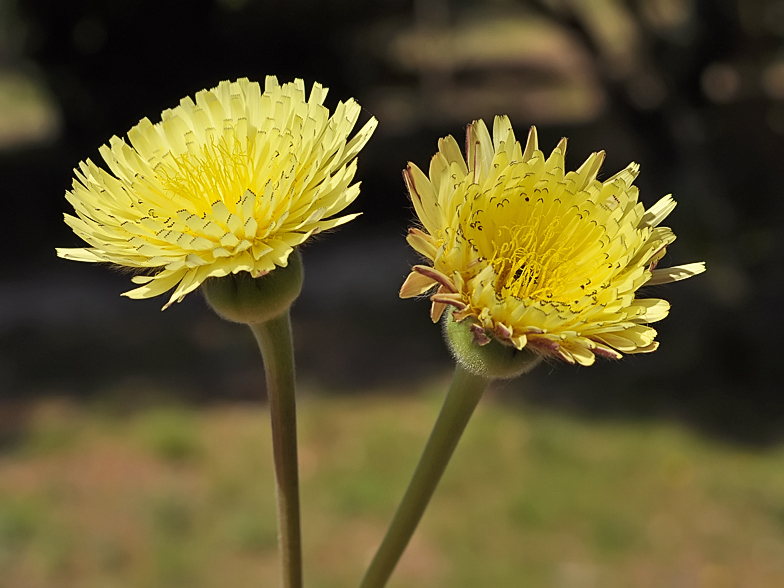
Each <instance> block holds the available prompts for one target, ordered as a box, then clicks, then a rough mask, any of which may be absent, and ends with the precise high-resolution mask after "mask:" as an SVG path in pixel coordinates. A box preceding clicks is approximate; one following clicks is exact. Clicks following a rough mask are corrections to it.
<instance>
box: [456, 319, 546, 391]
mask: <svg viewBox="0 0 784 588" xmlns="http://www.w3.org/2000/svg"><path fill="white" fill-rule="evenodd" d="M443 323H444V338H445V339H446V342H447V345H448V346H449V350H450V351H451V352H452V356H453V357H454V358H455V361H457V362H458V363H459V364H460V366H461V367H462V368H463V369H465V370H467V371H469V372H471V373H472V374H475V375H477V376H481V377H483V378H489V379H496V378H498V379H509V378H516V377H517V376H521V375H522V374H525V373H527V372H529V371H531V370H532V369H533V368H535V367H536V366H537V365H538V364H539V362H540V361H542V355H541V354H539V353H536V352H534V351H531V350H530V349H527V348H525V347H524V348H523V349H520V350H519V349H517V348H515V347H513V346H511V345H505V344H504V343H501V341H499V340H498V339H496V338H495V337H491V339H490V342H489V343H487V344H485V345H480V344H479V343H477V342H476V340H475V336H474V333H473V331H471V326H472V325H473V324H475V323H474V322H473V321H472V320H471V319H470V318H467V319H464V320H462V321H459V322H456V321H455V320H454V319H453V318H452V313H451V312H445V313H444V319H443Z"/></svg>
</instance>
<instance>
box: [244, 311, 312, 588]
mask: <svg viewBox="0 0 784 588" xmlns="http://www.w3.org/2000/svg"><path fill="white" fill-rule="evenodd" d="M249 326H250V328H251V330H252V331H253V334H254V335H255V336H256V340H257V341H258V343H259V348H260V349H261V356H262V358H263V359H264V370H265V372H266V374H267V396H268V399H269V409H270V416H271V419H272V451H273V454H274V459H275V478H276V481H277V498H278V543H279V546H280V554H281V555H280V557H281V566H282V573H283V587H284V588H301V587H302V540H301V535H300V520H299V474H298V468H297V464H298V461H297V415H296V407H295V403H294V401H295V398H294V346H293V343H292V339H291V320H290V318H289V311H288V309H287V310H286V311H285V312H283V313H282V314H280V315H279V316H277V317H275V318H273V319H270V320H268V321H266V322H263V323H249Z"/></svg>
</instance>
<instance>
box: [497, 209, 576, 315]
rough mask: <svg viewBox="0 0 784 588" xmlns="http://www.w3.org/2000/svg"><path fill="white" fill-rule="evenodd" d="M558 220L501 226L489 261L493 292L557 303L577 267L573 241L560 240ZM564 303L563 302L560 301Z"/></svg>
mask: <svg viewBox="0 0 784 588" xmlns="http://www.w3.org/2000/svg"><path fill="white" fill-rule="evenodd" d="M562 234H563V227H562V221H561V218H560V217H558V216H556V217H554V218H553V219H552V220H551V221H550V222H548V223H546V224H545V223H542V219H541V218H533V219H530V220H529V221H528V223H527V224H523V225H518V226H514V227H509V226H502V227H501V228H500V229H499V231H498V236H497V239H496V240H494V242H493V247H494V251H493V255H492V256H491V257H490V258H489V261H490V263H491V265H492V266H493V269H494V270H495V273H496V275H497V276H498V281H497V282H496V292H498V294H499V295H501V296H508V295H511V296H515V297H517V298H524V299H531V300H548V301H560V300H561V298H562V297H563V294H564V293H565V292H564V290H565V289H566V288H565V287H566V285H567V283H569V282H571V281H573V279H574V273H575V271H576V270H577V266H576V264H575V262H574V252H575V249H576V247H577V245H578V243H576V242H575V241H573V240H570V239H563V238H560V237H561V236H562ZM564 301H565V300H564Z"/></svg>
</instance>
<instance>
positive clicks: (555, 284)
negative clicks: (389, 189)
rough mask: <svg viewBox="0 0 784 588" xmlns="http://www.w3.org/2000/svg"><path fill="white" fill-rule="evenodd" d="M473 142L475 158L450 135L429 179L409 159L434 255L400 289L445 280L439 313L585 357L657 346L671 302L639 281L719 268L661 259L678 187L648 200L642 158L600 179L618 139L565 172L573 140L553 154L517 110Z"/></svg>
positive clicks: (478, 331)
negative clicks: (526, 128)
mask: <svg viewBox="0 0 784 588" xmlns="http://www.w3.org/2000/svg"><path fill="white" fill-rule="evenodd" d="M466 145H467V147H466V150H467V153H466V160H467V161H468V163H467V164H466V160H464V159H463V157H462V155H461V154H460V148H459V147H458V145H457V142H456V141H455V140H454V139H453V138H452V137H451V136H450V137H446V138H444V139H441V140H440V141H439V142H438V153H437V154H436V155H435V156H434V157H433V159H432V161H431V162H430V177H429V178H428V177H427V176H426V175H425V174H424V173H422V171H421V170H420V169H419V168H418V167H417V166H416V165H414V164H412V163H410V164H409V165H408V168H407V169H406V171H405V172H404V177H405V180H406V184H407V186H408V190H409V193H410V195H411V200H412V202H413V204H414V208H415V209H416V212H417V215H418V216H419V220H420V221H421V223H422V225H423V228H424V230H420V229H411V230H410V231H409V235H408V242H409V244H410V245H411V246H412V247H413V248H414V249H416V250H417V251H418V252H419V253H421V254H422V255H424V256H425V257H426V258H427V259H429V260H430V261H431V262H432V266H430V265H416V266H414V267H413V271H412V272H411V274H410V275H409V276H408V278H407V279H406V281H405V283H404V284H403V287H402V288H401V291H400V296H401V297H403V298H409V297H413V296H418V295H421V294H424V293H425V292H428V291H429V290H431V289H432V288H434V287H436V286H438V290H437V291H436V293H435V294H433V295H432V296H431V297H430V299H431V300H432V302H433V304H432V309H431V317H432V319H433V321H434V322H436V321H438V320H439V318H440V317H441V315H442V313H443V312H444V309H445V308H446V305H451V306H453V307H454V310H453V318H454V320H456V321H461V320H465V319H468V320H471V321H472V322H473V323H474V324H473V325H472V327H471V328H472V331H473V333H474V337H475V341H476V342H477V343H479V344H480V345H481V344H485V343H487V342H489V341H490V340H491V339H492V338H496V339H498V340H499V341H501V342H503V343H506V344H508V345H513V346H514V347H516V348H517V349H523V348H524V347H528V348H530V349H533V350H535V351H537V352H539V353H541V354H545V355H550V356H554V357H559V358H561V359H563V360H565V361H568V362H569V363H574V362H577V363H580V364H582V365H590V364H592V363H593V362H594V359H595V355H602V356H605V357H611V358H620V357H621V354H620V353H619V351H622V352H624V353H641V352H649V351H653V350H655V349H656V347H658V342H656V341H654V338H655V336H656V331H655V330H654V329H652V328H651V327H649V326H648V323H653V322H656V321H658V320H661V319H663V318H664V317H665V316H667V313H668V311H669V307H670V305H669V303H667V301H666V300H660V299H657V298H644V299H638V298H635V294H636V292H637V290H638V289H639V288H640V287H642V286H644V285H655V284H663V283H667V282H673V281H676V280H682V279H684V278H688V277H691V276H693V275H696V274H699V273H701V272H703V271H705V264H704V263H691V264H687V265H682V266H673V267H670V268H666V269H655V268H656V264H657V263H658V261H659V260H660V259H661V258H662V257H663V256H664V253H665V248H666V247H667V245H669V244H670V243H672V242H673V241H674V240H675V235H674V234H673V232H672V231H671V230H670V229H668V228H665V227H660V226H659V223H661V221H662V220H663V219H664V218H665V217H666V216H667V215H668V214H669V213H670V212H672V209H673V208H674V207H675V202H674V201H673V199H672V198H671V197H670V196H665V197H664V198H662V199H661V200H660V201H659V202H657V203H656V204H655V205H654V206H652V207H651V208H650V209H648V210H647V211H646V210H645V209H644V208H643V205H642V204H641V203H639V202H637V197H638V190H637V188H636V187H635V186H633V185H632V182H634V179H635V178H636V177H637V174H638V171H639V167H638V165H637V164H635V163H632V164H630V165H629V167H627V168H626V169H625V170H623V171H621V172H620V173H618V174H616V175H615V176H613V177H611V178H609V179H608V180H606V181H604V182H600V181H598V180H597V179H596V174H597V172H598V171H599V168H600V166H601V164H602V161H603V160H604V152H600V153H594V154H592V155H591V156H590V157H589V158H588V160H587V161H586V162H585V163H584V164H583V165H582V166H581V167H580V169H578V170H577V171H576V172H569V173H564V153H565V151H566V139H562V140H561V142H560V143H559V144H558V146H557V147H556V148H555V149H554V150H553V152H552V154H551V155H550V157H548V158H545V156H544V155H543V153H542V152H541V151H540V150H539V146H538V140H537V135H536V129H535V128H532V129H531V132H530V134H529V135H528V141H527V143H526V145H525V148H522V147H521V145H520V143H519V142H517V141H515V136H514V132H513V131H512V127H511V125H510V123H509V119H508V118H507V117H505V116H503V117H496V119H495V124H494V125H493V137H492V138H491V137H490V133H489V132H488V130H487V127H486V126H485V124H484V122H482V121H481V120H479V121H475V122H474V123H473V124H471V125H469V127H468V130H467V137H466Z"/></svg>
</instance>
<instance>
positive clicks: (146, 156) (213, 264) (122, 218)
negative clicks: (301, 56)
mask: <svg viewBox="0 0 784 588" xmlns="http://www.w3.org/2000/svg"><path fill="white" fill-rule="evenodd" d="M326 95H327V89H326V88H323V87H322V86H321V85H320V84H317V83H316V84H314V85H313V89H312V90H311V92H310V97H309V98H308V99H307V100H306V98H305V85H304V83H303V81H302V80H295V81H294V82H293V83H287V84H283V85H282V86H281V85H279V84H278V81H277V79H276V78H274V77H272V76H268V77H267V79H266V83H265V88H264V91H263V92H262V90H261V88H260V86H259V84H258V83H256V82H250V81H248V80H247V79H245V78H242V79H239V80H237V81H236V82H221V83H220V84H219V85H218V86H217V87H216V88H213V89H212V90H209V91H207V90H202V91H201V92H198V93H197V94H196V97H195V101H194V100H192V99H191V98H190V97H186V98H184V99H182V100H181V101H180V105H179V106H177V107H176V108H173V109H170V110H165V111H164V112H163V113H162V115H161V119H162V120H161V122H159V123H156V124H152V123H151V122H150V121H149V120H148V119H146V118H144V119H142V120H141V121H140V122H139V124H138V125H136V126H135V127H133V128H132V129H131V130H130V131H129V132H128V139H129V140H130V145H129V144H128V143H126V142H125V141H124V140H123V139H120V138H118V137H112V138H111V140H110V141H109V146H106V145H104V146H103V147H101V149H100V153H101V156H102V157H103V159H104V161H105V162H106V165H107V166H108V168H109V170H111V171H110V172H109V171H106V170H104V169H102V168H100V167H98V166H97V165H95V164H94V163H93V162H92V161H90V160H89V159H88V160H87V161H86V162H82V163H80V164H79V169H78V170H74V171H75V173H76V179H75V180H74V182H73V190H72V191H70V192H67V193H66V198H67V199H68V201H69V202H70V203H71V204H72V205H73V207H74V209H75V211H76V215H77V216H71V215H65V222H66V223H68V225H69V226H70V227H71V228H73V230H74V232H75V233H76V234H77V235H79V236H80V237H81V238H82V239H84V240H85V241H86V242H87V243H89V244H90V245H92V247H87V248H76V249H58V250H57V254H58V255H59V256H60V257H64V258H66V259H74V260H77V261H90V262H110V263H113V264H117V265H121V266H127V267H131V268H143V269H147V268H149V270H150V271H152V272H154V274H153V275H145V276H135V277H134V278H133V279H132V280H133V282H134V283H135V284H140V285H141V286H140V287H139V288H136V289H134V290H131V291H129V292H125V294H124V295H125V296H128V297H130V298H150V297H152V296H157V295H159V294H162V293H163V292H166V291H167V290H169V289H171V288H175V286H176V288H175V290H174V293H173V294H172V295H171V298H170V299H169V302H168V303H167V304H166V306H164V308H167V307H168V306H169V305H171V304H172V303H173V302H175V301H181V300H182V298H183V297H184V296H185V295H186V294H188V293H189V292H192V291H193V290H195V289H196V288H198V287H199V285H200V284H201V283H202V282H204V280H206V279H207V278H210V277H221V276H226V275H228V274H230V273H235V274H236V273H238V272H243V271H245V272H250V274H251V275H252V276H253V277H259V276H262V275H264V274H266V273H268V272H270V271H272V270H273V269H275V267H276V266H281V267H285V266H286V265H287V263H288V257H289V255H290V254H291V252H292V250H293V248H294V247H296V246H297V245H299V244H301V243H302V242H304V241H305V240H306V239H307V238H308V237H310V236H311V235H313V234H315V233H318V232H320V231H323V230H326V229H331V228H332V227H336V226H338V225H341V224H343V223H346V222H348V221H350V220H351V219H353V218H355V217H356V216H358V215H357V214H351V215H347V216H341V217H337V218H330V217H333V215H335V214H336V213H338V212H340V211H341V210H343V209H344V208H345V207H346V206H348V205H349V204H350V203H351V202H352V201H353V200H354V199H355V198H356V197H357V195H358V194H359V184H358V183H356V184H353V185H350V184H351V181H352V179H353V177H354V173H355V171H356V156H357V154H358V153H359V151H360V149H362V147H363V146H364V145H365V143H366V142H367V141H368V139H369V138H370V136H371V135H372V133H373V131H374V130H375V128H376V120H375V119H371V120H370V121H369V122H368V123H367V124H366V125H365V126H364V127H363V128H362V129H361V130H360V131H359V132H358V133H357V134H356V135H354V137H353V138H352V139H351V140H349V139H348V136H349V134H350V133H351V131H352V129H353V128H354V125H355V124H356V122H357V119H358V117H359V114H360V106H359V105H358V104H357V103H356V102H355V101H354V100H349V101H348V102H346V103H339V104H338V106H337V108H336V109H335V113H334V114H333V115H332V116H330V114H329V111H328V109H327V108H326V107H324V106H323V104H322V103H323V102H324V98H325V97H326Z"/></svg>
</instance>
